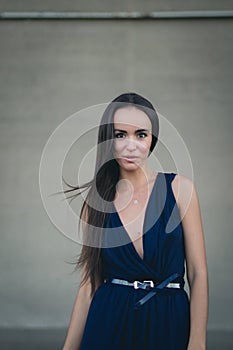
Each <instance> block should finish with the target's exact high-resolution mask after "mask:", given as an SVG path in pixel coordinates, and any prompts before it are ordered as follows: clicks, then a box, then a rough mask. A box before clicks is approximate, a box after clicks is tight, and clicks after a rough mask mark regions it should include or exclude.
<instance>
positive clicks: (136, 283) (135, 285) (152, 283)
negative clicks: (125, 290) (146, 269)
mask: <svg viewBox="0 0 233 350" xmlns="http://www.w3.org/2000/svg"><path fill="white" fill-rule="evenodd" d="M143 283H150V285H149V287H151V288H154V282H153V281H151V280H150V281H146V280H145V281H143V282H140V281H134V282H133V286H134V289H138V288H140V286H139V285H140V284H141V285H143Z"/></svg>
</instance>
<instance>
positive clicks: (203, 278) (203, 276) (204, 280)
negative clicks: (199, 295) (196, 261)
mask: <svg viewBox="0 0 233 350" xmlns="http://www.w3.org/2000/svg"><path fill="white" fill-rule="evenodd" d="M187 279H188V283H189V286H190V287H191V288H192V286H193V285H194V284H195V283H201V284H202V285H203V286H204V285H207V286H208V271H207V267H206V266H205V267H202V268H201V269H191V270H190V271H189V272H188V275H187Z"/></svg>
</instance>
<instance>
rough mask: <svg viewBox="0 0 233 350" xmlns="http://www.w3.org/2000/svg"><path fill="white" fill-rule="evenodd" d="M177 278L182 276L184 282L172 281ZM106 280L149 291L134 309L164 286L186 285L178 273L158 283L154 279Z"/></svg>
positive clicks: (179, 287) (176, 287)
mask: <svg viewBox="0 0 233 350" xmlns="http://www.w3.org/2000/svg"><path fill="white" fill-rule="evenodd" d="M177 278H182V283H176V282H172V281H174V280H176V279H177ZM104 282H105V283H106V282H110V283H115V284H120V285H124V286H131V287H134V289H144V290H147V291H149V293H148V294H147V295H145V296H144V297H143V298H141V299H140V300H139V301H137V302H136V304H135V305H134V309H137V308H138V307H139V306H141V305H143V304H144V303H145V302H146V301H148V300H149V299H150V298H152V297H153V296H154V295H156V294H157V292H158V291H161V290H162V289H164V288H175V289H181V288H183V286H184V280H183V277H182V276H181V275H179V274H178V273H173V274H172V275H170V276H169V277H167V278H166V279H165V280H163V281H162V282H157V283H156V282H154V281H152V280H145V281H143V282H141V281H134V282H129V281H126V280H122V279H118V278H112V279H106V280H105V281H104Z"/></svg>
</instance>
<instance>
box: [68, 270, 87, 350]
mask: <svg viewBox="0 0 233 350" xmlns="http://www.w3.org/2000/svg"><path fill="white" fill-rule="evenodd" d="M83 274H84V272H83V273H82V275H83ZM90 292H91V284H90V281H89V280H88V281H87V282H86V283H85V284H84V285H83V286H82V287H80V288H79V290H78V294H77V297H76V300H75V303H74V307H73V311H72V316H71V320H70V324H69V328H68V332H67V336H66V340H65V344H64V346H63V350H78V349H79V346H80V344H81V340H82V335H83V331H84V327H85V323H86V319H87V314H88V310H89V307H90V303H91V297H90Z"/></svg>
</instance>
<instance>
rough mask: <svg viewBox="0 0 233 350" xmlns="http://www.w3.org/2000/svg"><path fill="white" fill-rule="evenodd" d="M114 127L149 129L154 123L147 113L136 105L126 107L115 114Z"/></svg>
mask: <svg viewBox="0 0 233 350" xmlns="http://www.w3.org/2000/svg"><path fill="white" fill-rule="evenodd" d="M113 120H114V127H115V128H120V127H121V128H124V129H125V130H126V129H149V130H151V128H152V125H151V121H150V119H149V117H148V116H147V114H146V113H145V112H143V111H141V110H140V109H138V108H136V107H131V106H130V107H124V108H120V109H118V110H116V112H115V114H114V118H113Z"/></svg>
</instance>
